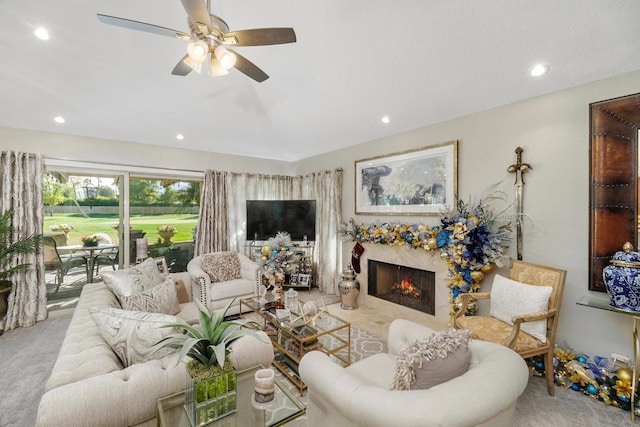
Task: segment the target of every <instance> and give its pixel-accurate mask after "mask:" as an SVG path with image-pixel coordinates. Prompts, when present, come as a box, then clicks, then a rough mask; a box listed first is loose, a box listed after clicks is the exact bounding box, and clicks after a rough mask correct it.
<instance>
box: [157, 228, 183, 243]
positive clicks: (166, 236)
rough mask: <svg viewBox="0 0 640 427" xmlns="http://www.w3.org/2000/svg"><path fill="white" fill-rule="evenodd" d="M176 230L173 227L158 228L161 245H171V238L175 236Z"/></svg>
mask: <svg viewBox="0 0 640 427" xmlns="http://www.w3.org/2000/svg"><path fill="white" fill-rule="evenodd" d="M177 231H178V229H177V228H176V227H174V226H173V225H161V226H160V227H158V234H159V235H160V237H162V239H163V240H164V242H162V243H171V238H172V237H173V236H175V235H176V232H177Z"/></svg>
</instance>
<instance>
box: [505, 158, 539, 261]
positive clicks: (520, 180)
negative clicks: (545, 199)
mask: <svg viewBox="0 0 640 427" xmlns="http://www.w3.org/2000/svg"><path fill="white" fill-rule="evenodd" d="M523 151H524V150H523V149H522V148H520V147H518V148H516V163H515V164H513V165H511V166H509V167H508V168H507V172H509V173H515V174H516V181H515V182H514V184H513V185H515V186H516V239H517V240H516V247H517V251H518V260H522V216H523V212H524V210H523V207H522V192H523V190H524V174H525V173H526V172H527V171H528V170H529V169H533V168H532V167H531V165H530V164H528V163H522V152H523Z"/></svg>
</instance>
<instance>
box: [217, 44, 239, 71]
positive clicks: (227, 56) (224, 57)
mask: <svg viewBox="0 0 640 427" xmlns="http://www.w3.org/2000/svg"><path fill="white" fill-rule="evenodd" d="M213 54H214V55H215V57H216V58H217V59H218V61H220V65H221V66H222V67H223V68H224V69H225V70H230V69H231V68H233V66H234V65H236V56H235V55H234V54H233V53H231V52H229V51H228V50H227V49H226V48H225V47H224V46H218V47H216V49H215V50H214V51H213Z"/></svg>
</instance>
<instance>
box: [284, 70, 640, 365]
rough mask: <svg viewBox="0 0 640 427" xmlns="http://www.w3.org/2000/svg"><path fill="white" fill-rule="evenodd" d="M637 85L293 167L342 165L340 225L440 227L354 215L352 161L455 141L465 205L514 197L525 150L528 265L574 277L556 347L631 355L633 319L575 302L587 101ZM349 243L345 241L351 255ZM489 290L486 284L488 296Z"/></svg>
mask: <svg viewBox="0 0 640 427" xmlns="http://www.w3.org/2000/svg"><path fill="white" fill-rule="evenodd" d="M639 87H640V72H634V73H630V74H626V75H623V76H621V77H617V78H613V79H608V80H603V81H599V82H595V83H591V84H588V85H584V86H580V87H577V88H573V89H570V90H565V91H562V92H558V93H555V94H551V95H546V96H541V97H538V98H535V99H531V100H527V101H523V102H519V103H516V104H512V105H507V106H504V107H500V108H496V109H493V110H488V111H483V112H480V113H476V114H473V115H470V116H466V117H462V118H459V119H455V120H451V121H447V122H443V123H438V124H435V125H432V126H428V127H424V128H420V129H416V130H414V131H411V132H406V133H402V134H398V135H394V136H391V137H388V138H384V139H380V140H376V141H371V142H368V143H365V144H359V145H356V146H353V147H350V148H347V149H343V150H340V151H334V152H331V153H327V154H323V155H320V156H316V157H312V158H308V159H305V160H302V161H300V162H298V163H297V164H296V167H297V173H307V172H310V171H314V170H319V169H323V168H335V167H342V168H343V169H344V173H345V175H344V191H343V219H344V220H348V219H349V218H350V217H353V218H355V220H356V222H365V223H369V222H376V221H383V220H384V221H391V222H403V223H407V222H420V223H424V224H436V223H437V222H438V217H437V216H436V217H426V216H425V217H419V218H416V217H413V216H411V217H389V216H384V217H383V216H380V217H372V216H362V215H360V216H356V215H355V214H354V212H355V210H354V164H353V162H354V161H355V160H360V159H364V158H368V157H374V156H378V155H384V154H389V153H394V152H398V151H402V150H407V149H412V148H419V147H424V146H428V145H432V144H437V143H440V142H445V141H450V140H454V139H457V140H459V141H460V144H459V147H458V148H459V151H458V160H459V163H458V193H459V195H460V197H462V198H463V199H465V200H466V199H468V198H469V196H480V195H481V194H482V193H483V192H485V191H486V190H487V188H488V187H489V186H491V185H493V184H495V183H500V185H499V187H500V188H501V189H505V190H507V191H509V192H510V193H512V192H513V185H512V184H513V179H514V176H513V175H512V174H508V173H507V172H506V169H507V167H508V166H509V165H510V164H512V163H514V162H515V153H514V150H515V149H516V147H518V146H520V147H522V148H523V149H524V154H523V161H524V162H527V163H530V164H531V165H532V166H533V170H532V171H530V172H528V173H527V175H525V182H526V185H525V201H524V209H525V213H526V214H528V215H529V216H530V218H531V220H532V226H530V227H528V228H527V229H526V230H525V239H524V260H525V261H529V262H534V263H539V264H546V265H550V266H556V267H559V268H564V269H566V270H567V272H568V273H567V286H566V290H565V295H564V301H563V307H562V311H561V316H560V324H559V330H558V341H557V342H558V343H560V344H562V343H566V344H568V345H570V346H571V347H572V348H573V349H574V350H576V351H578V352H585V353H587V354H589V355H591V356H594V355H601V356H607V357H608V356H610V355H611V353H612V352H617V353H622V354H626V355H629V356H632V355H633V352H632V335H631V328H632V321H631V319H630V318H627V317H625V316H623V315H620V314H616V313H612V312H608V311H602V310H597V309H592V308H585V307H582V306H578V305H576V301H577V300H578V299H579V298H580V297H582V296H583V295H586V294H588V293H589V291H588V253H589V251H588V245H589V215H588V214H589V212H588V208H589V103H591V102H595V101H601V100H606V99H610V98H614V97H618V96H624V95H628V94H632V93H636V92H638V88H639ZM396 120H401V118H396ZM351 246H352V244H351V243H350V242H349V243H345V258H346V257H347V256H348V254H349V251H350V248H351ZM511 246H512V247H511V249H510V250H509V255H510V256H512V257H515V238H514V242H513V244H512V245H511ZM398 250H411V249H398ZM424 256H425V257H430V256H432V255H430V254H427V253H425V255H424ZM345 262H346V260H345ZM504 273H506V271H504V270H503V274H504ZM489 279H490V278H489ZM489 288H490V280H489V281H487V280H485V283H484V284H483V288H482V289H483V290H488V289H489ZM600 295H602V294H600Z"/></svg>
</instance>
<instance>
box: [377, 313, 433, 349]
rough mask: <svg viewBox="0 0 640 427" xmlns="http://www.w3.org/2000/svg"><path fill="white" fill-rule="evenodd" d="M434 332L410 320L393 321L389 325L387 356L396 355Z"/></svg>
mask: <svg viewBox="0 0 640 427" xmlns="http://www.w3.org/2000/svg"><path fill="white" fill-rule="evenodd" d="M434 332H435V331H434V330H433V329H431V328H428V327H426V326H424V325H421V324H419V323H416V322H412V321H411V320H406V319H395V320H394V321H393V322H391V325H389V338H388V346H389V354H391V355H396V354H399V353H400V351H402V349H403V348H405V347H407V346H408V345H410V344H413V343H414V342H415V341H416V340H418V339H420V338H425V337H428V336H429V335H431V334H433V333H434Z"/></svg>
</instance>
